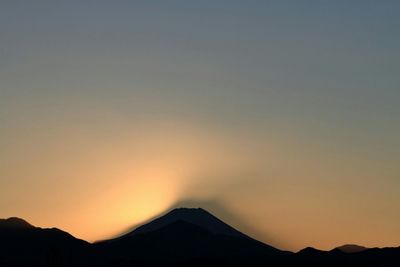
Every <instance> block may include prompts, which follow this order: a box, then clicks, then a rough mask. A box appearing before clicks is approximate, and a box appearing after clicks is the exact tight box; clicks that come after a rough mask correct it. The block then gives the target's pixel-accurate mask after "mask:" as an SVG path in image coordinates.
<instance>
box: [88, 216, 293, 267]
mask: <svg viewBox="0 0 400 267" xmlns="http://www.w3.org/2000/svg"><path fill="white" fill-rule="evenodd" d="M94 246H95V251H97V252H98V253H99V254H101V255H103V256H106V258H107V260H109V261H110V262H121V261H123V262H124V263H126V264H128V263H131V264H138V265H140V264H150V265H151V264H153V265H158V266H160V265H162V264H178V263H186V264H189V263H190V265H193V264H197V265H198V264H200V263H201V262H203V263H204V264H205V263H209V264H211V263H214V264H215V263H219V264H220V265H221V264H230V265H232V264H238V263H242V264H243V263H247V264H248V263H261V262H269V261H272V260H275V259H276V258H278V257H280V256H282V255H285V254H287V253H285V252H283V251H280V250H278V249H276V248H273V247H271V246H268V245H266V244H263V243H261V242H259V241H256V240H254V239H252V238H250V237H248V236H246V235H245V234H243V233H240V232H239V231H237V230H235V229H234V228H232V227H231V226H229V225H227V224H225V223H224V222H222V221H221V220H219V219H218V218H216V217H215V216H213V215H211V214H210V213H208V212H206V211H204V210H202V209H176V210H172V211H171V212H169V213H167V214H166V215H164V216H162V217H160V218H157V219H155V220H153V221H152V222H150V223H148V224H145V225H143V226H141V227H139V228H137V229H136V230H134V231H132V232H130V233H128V234H126V235H124V236H122V237H119V238H116V239H113V240H108V241H104V242H99V243H96V244H94Z"/></svg>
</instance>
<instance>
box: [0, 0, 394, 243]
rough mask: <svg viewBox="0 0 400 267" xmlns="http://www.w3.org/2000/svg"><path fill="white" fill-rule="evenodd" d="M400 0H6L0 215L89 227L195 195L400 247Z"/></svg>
mask: <svg viewBox="0 0 400 267" xmlns="http://www.w3.org/2000/svg"><path fill="white" fill-rule="evenodd" d="M399 14H400V1H385V0H384V1H369V0H363V1H361V0H360V1H341V0H339V1H313V0H310V1H300V0H296V1H295V0H293V1H286V0H283V1H282V0H279V1H278V0H277V1H261V0H260V1H253V0H249V1H236V0H226V1H222V0H213V1H208V0H204V1H190V0H189V1H187V0H186V1H184V0H182V1H175V0H171V1H148V0H146V1H145V0H143V1H128V0H126V1H120V0H113V1H104V0H97V1H89V0H87V1H86V0H85V1H78V0H69V1H50V0H49V1H40V0H39V1H19V0H12V1H11V0H10V1H2V2H1V6H0V218H5V217H11V216H17V217H21V218H24V219H26V220H27V221H29V222H30V223H32V224H34V225H37V226H41V227H58V228H61V229H63V230H65V231H68V232H70V233H71V234H73V235H74V236H76V237H79V238H82V239H85V240H88V241H96V240H99V239H105V238H110V237H113V236H115V235H118V234H121V233H122V232H123V231H126V230H127V229H129V228H131V227H133V226H135V225H137V224H140V223H142V222H144V221H146V220H148V219H150V218H152V217H154V216H157V215H159V214H160V213H163V212H164V211H165V210H167V209H170V208H172V207H176V206H183V205H187V206H194V207H196V206H201V207H204V208H206V209H207V210H209V211H210V212H212V213H214V214H215V215H216V216H218V217H220V218H221V219H223V220H224V221H226V222H227V223H229V224H231V225H232V226H234V227H236V228H238V229H239V230H241V231H244V232H245V233H248V234H250V235H251V236H253V237H254V238H257V239H259V240H261V241H263V242H266V243H269V244H271V245H273V246H276V247H279V248H281V249H288V250H299V249H301V248H303V247H306V246H314V247H317V248H321V249H331V248H333V247H335V246H338V245H342V244H346V243H356V244H360V245H364V246H399V245H400V243H399V242H400V240H399V237H400V227H399V225H400V16H399Z"/></svg>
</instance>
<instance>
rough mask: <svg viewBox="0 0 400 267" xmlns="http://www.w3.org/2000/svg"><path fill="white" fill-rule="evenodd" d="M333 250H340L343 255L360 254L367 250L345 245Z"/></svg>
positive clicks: (361, 247) (357, 246)
mask: <svg viewBox="0 0 400 267" xmlns="http://www.w3.org/2000/svg"><path fill="white" fill-rule="evenodd" d="M335 249H337V250H340V251H342V252H344V253H357V252H362V251H364V250H367V249H368V248H366V247H363V246H359V245H354V244H346V245H343V246H340V247H337V248H335Z"/></svg>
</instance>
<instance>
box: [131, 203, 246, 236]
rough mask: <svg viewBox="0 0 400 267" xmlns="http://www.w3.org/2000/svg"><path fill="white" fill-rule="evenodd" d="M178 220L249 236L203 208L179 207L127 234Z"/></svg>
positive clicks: (231, 233) (222, 231)
mask: <svg viewBox="0 0 400 267" xmlns="http://www.w3.org/2000/svg"><path fill="white" fill-rule="evenodd" d="M178 221H182V222H186V223H190V224H193V225H195V226H198V227H201V228H203V229H204V230H207V231H209V232H210V233H213V234H217V235H227V236H235V237H245V238H249V237H248V236H246V235H245V234H243V233H241V232H239V231H238V230H236V229H234V228H233V227H231V226H229V225H228V224H226V223H224V222H223V221H221V220H220V219H218V218H217V217H215V216H214V215H212V214H211V213H209V212H208V211H206V210H204V209H202V208H177V209H174V210H171V211H170V212H168V213H166V214H165V215H163V216H161V217H159V218H157V219H155V220H153V221H151V222H150V223H147V224H144V225H142V226H140V227H138V228H136V229H135V230H133V231H132V232H130V233H128V234H127V235H128V236H134V235H138V234H144V233H149V232H152V231H155V230H158V229H160V228H163V227H165V226H167V225H169V224H171V223H175V222H178Z"/></svg>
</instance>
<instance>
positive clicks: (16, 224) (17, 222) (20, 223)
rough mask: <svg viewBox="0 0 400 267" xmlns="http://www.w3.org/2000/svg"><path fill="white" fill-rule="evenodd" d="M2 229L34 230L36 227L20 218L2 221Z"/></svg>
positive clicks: (0, 223) (0, 225)
mask: <svg viewBox="0 0 400 267" xmlns="http://www.w3.org/2000/svg"><path fill="white" fill-rule="evenodd" d="M0 227H5V228H15V229H21V228H33V227H34V226H33V225H31V224H30V223H28V222H27V221H25V220H24V219H21V218H18V217H10V218H7V219H0Z"/></svg>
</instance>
